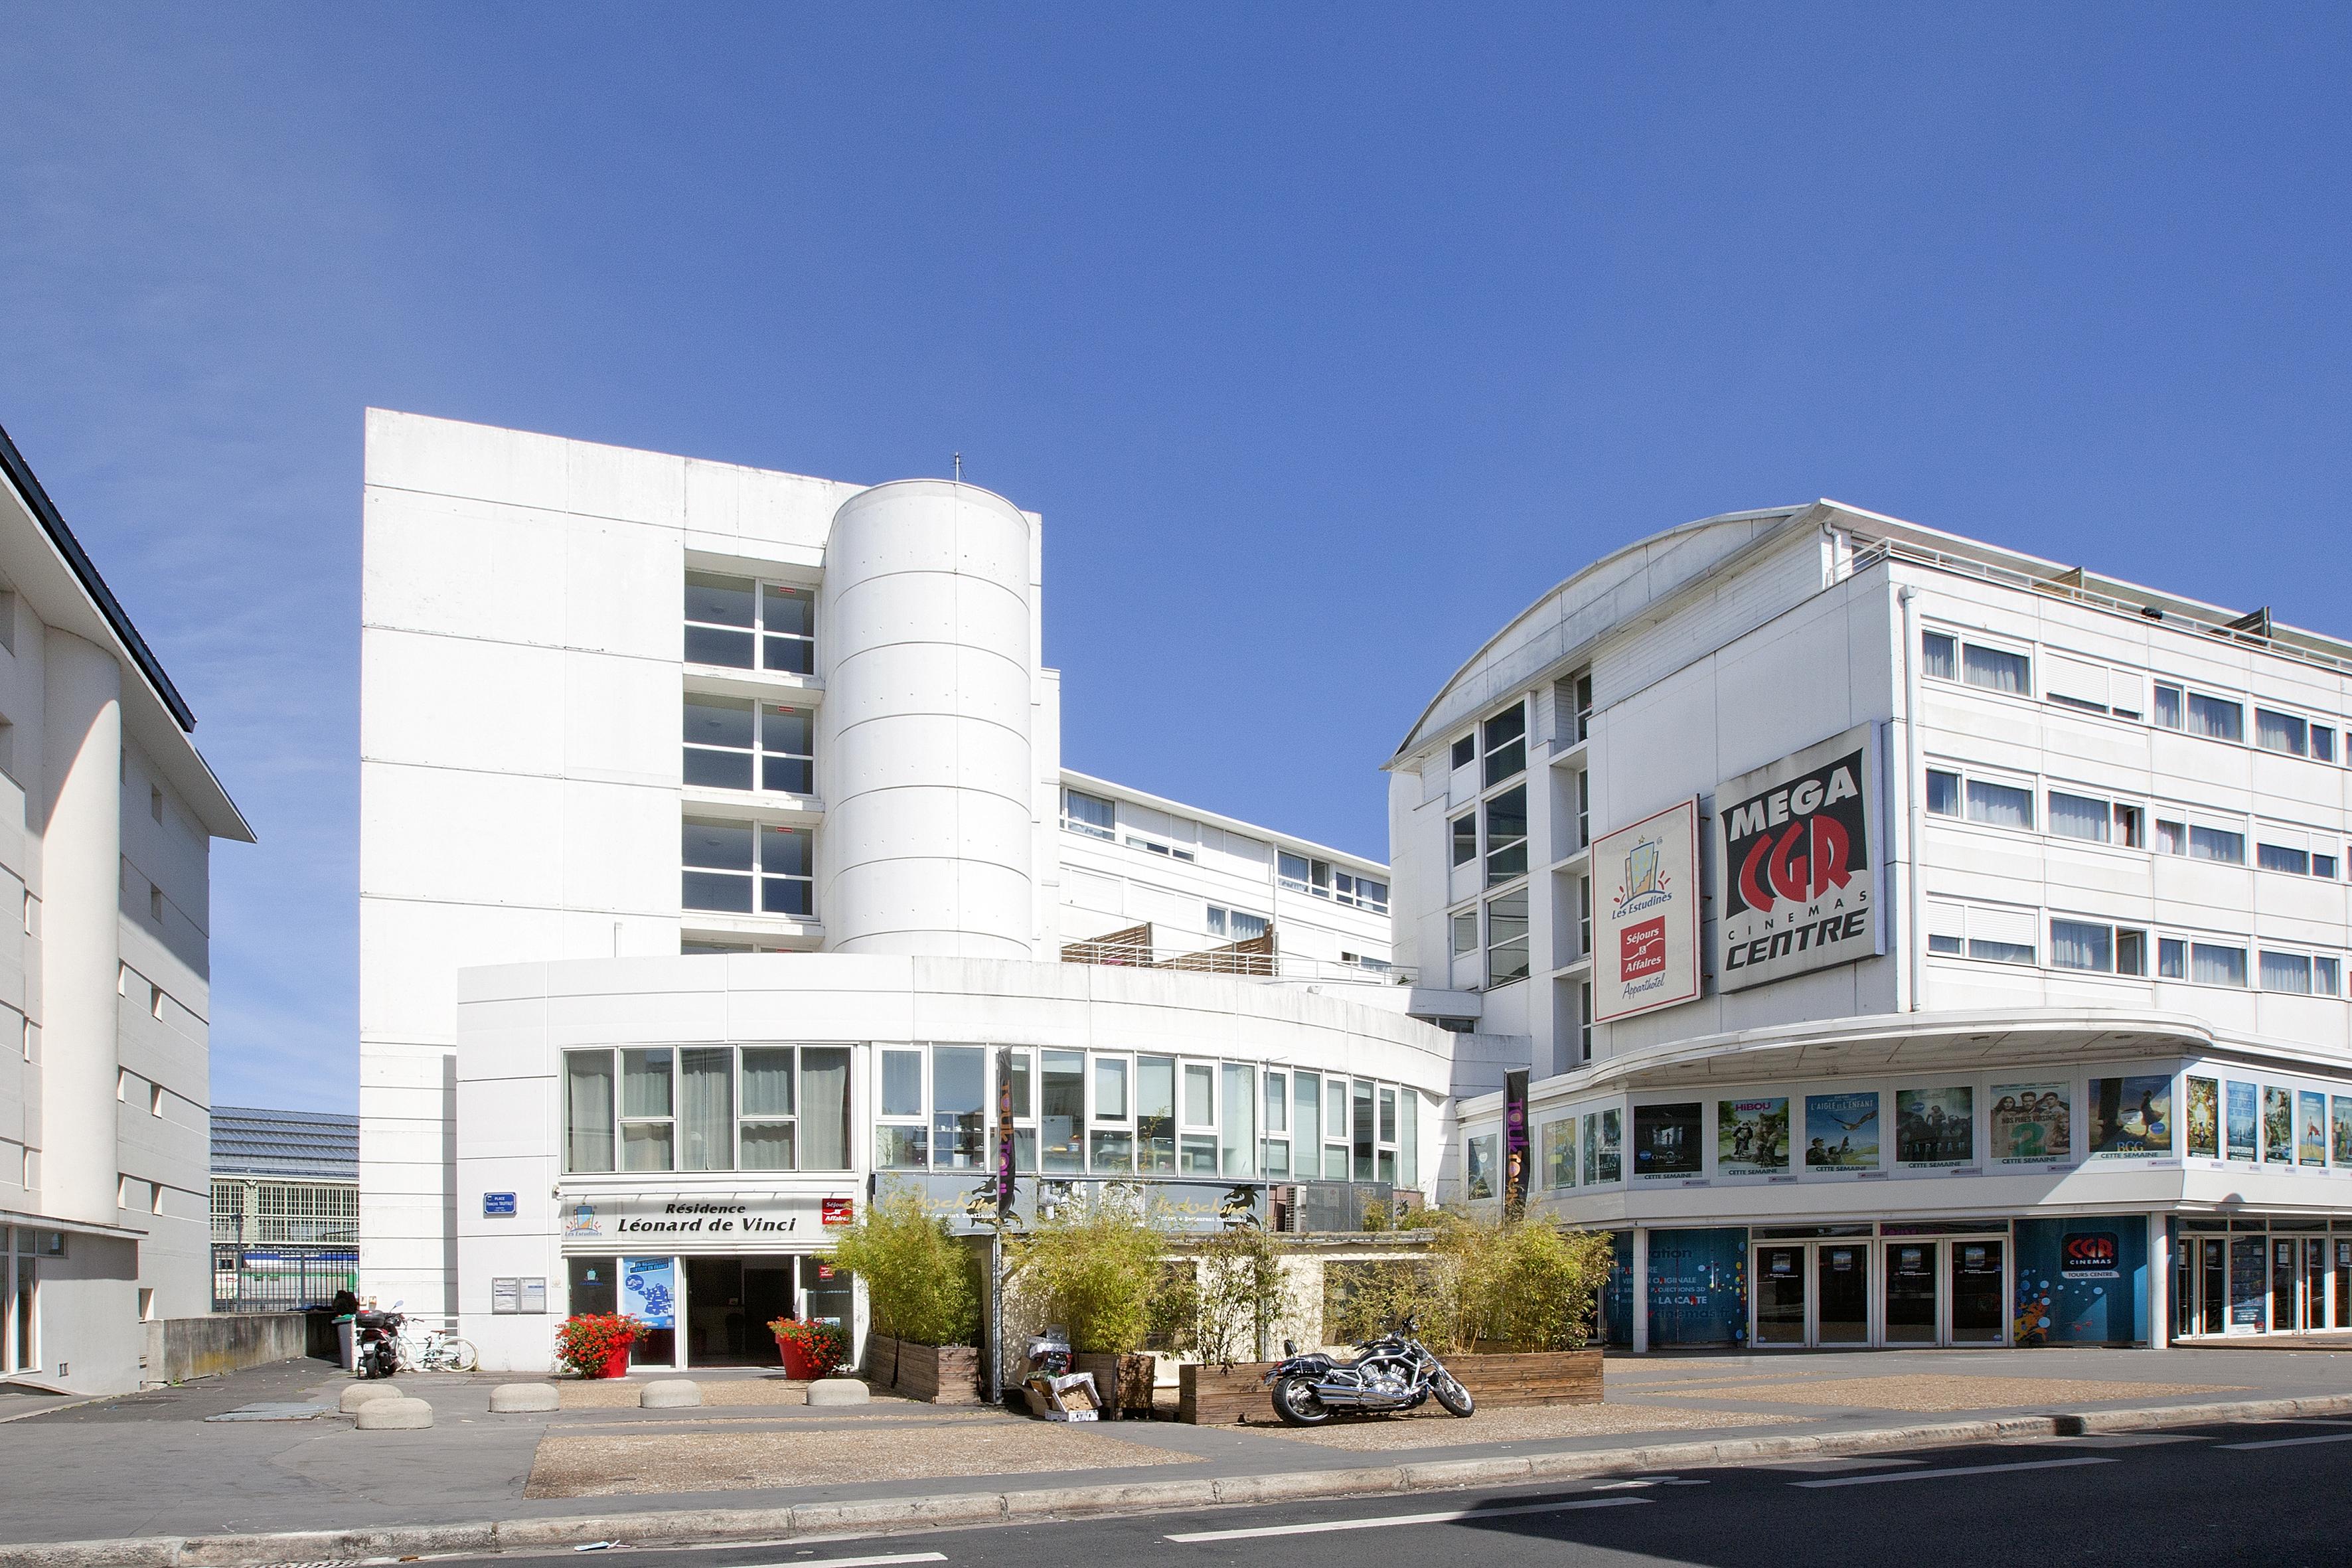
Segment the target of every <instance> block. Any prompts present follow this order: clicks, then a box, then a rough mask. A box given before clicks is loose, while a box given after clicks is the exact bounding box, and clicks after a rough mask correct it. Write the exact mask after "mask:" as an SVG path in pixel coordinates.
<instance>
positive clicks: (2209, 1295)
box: [2197, 1237, 2230, 1334]
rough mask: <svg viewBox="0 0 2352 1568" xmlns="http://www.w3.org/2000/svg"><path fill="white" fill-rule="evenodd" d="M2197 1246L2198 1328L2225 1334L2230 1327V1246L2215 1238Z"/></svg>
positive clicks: (2205, 1331)
mask: <svg viewBox="0 0 2352 1568" xmlns="http://www.w3.org/2000/svg"><path fill="white" fill-rule="evenodd" d="M2197 1247H2198V1258H2199V1261H2198V1265H2197V1331H2198V1332H2199V1333H2200V1334H2218V1333H2223V1332H2226V1331H2228V1329H2229V1327H2230V1245H2229V1243H2227V1242H2225V1241H2222V1240H2221V1239H2220V1238H2218V1237H2214V1238H2210V1239H2207V1240H2204V1241H2200V1242H2199V1243H2198V1244H2197Z"/></svg>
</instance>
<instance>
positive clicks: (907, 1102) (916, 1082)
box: [882, 1051, 923, 1116]
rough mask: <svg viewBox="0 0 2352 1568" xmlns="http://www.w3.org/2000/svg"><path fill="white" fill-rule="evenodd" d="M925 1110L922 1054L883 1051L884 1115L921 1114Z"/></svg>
mask: <svg viewBox="0 0 2352 1568" xmlns="http://www.w3.org/2000/svg"><path fill="white" fill-rule="evenodd" d="M922 1113H923V1053H922V1052H920V1051H884V1052H883V1053H882V1114H883V1115H885V1116H920V1115H921V1114H922Z"/></svg>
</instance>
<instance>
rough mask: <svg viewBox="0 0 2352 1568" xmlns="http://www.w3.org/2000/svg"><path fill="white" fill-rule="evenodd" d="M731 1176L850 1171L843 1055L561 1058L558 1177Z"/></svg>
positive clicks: (668, 1052) (593, 1054)
mask: <svg viewBox="0 0 2352 1568" xmlns="http://www.w3.org/2000/svg"><path fill="white" fill-rule="evenodd" d="M616 1058H617V1066H618V1068H619V1071H618V1072H617V1074H616V1073H615V1072H614V1068H615V1065H616ZM796 1068H797V1070H795V1069H796ZM616 1152H617V1156H618V1157H617V1159H616V1158H615V1155H616ZM739 1167H740V1169H743V1170H747V1171H791V1170H801V1171H845V1170H847V1169H848V1168H849V1047H846V1046H828V1047H799V1048H798V1049H797V1051H796V1050H795V1048H794V1047H790V1046H747V1047H741V1048H740V1050H739V1049H738V1048H737V1047H732V1046H686V1047H668V1046H658V1047H632V1048H628V1049H624V1050H621V1051H618V1052H615V1051H614V1050H613V1049H612V1048H611V1047H604V1048H601V1049H594V1050H576V1051H566V1052H565V1053H564V1056H563V1168H564V1171H565V1173H567V1174H573V1173H577V1174H590V1173H603V1172H609V1171H613V1170H614V1169H616V1168H617V1169H619V1170H624V1171H730V1170H735V1169H737V1168H739Z"/></svg>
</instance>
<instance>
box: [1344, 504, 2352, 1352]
mask: <svg viewBox="0 0 2352 1568" xmlns="http://www.w3.org/2000/svg"><path fill="white" fill-rule="evenodd" d="M2347 726H2352V644H2347V643H2346V642H2343V641H2340V640H2337V639H2336V638H2333V637H2322V636H2319V635H2316V634H2313V633H2308V632H2303V631H2298V630H2295V629H2294V628H2291V627H2288V626H2280V625H2275V624H2273V622H2272V620H2271V618H2270V616H2269V615H2268V613H2267V612H2266V611H2259V610H2258V611H2255V612H2252V613H2251V614H2240V613H2239V612H2237V611H2235V610H2230V609H2222V608H2219V607H2217V606H2214V605H2207V604H2203V603H2200V602H2198V601H2196V600H2193V599H2189V598H2186V597H2182V596H2180V595H2174V594H2170V593H2165V592H2160V591H2157V590H2153V589H2148V588H2144V587H2141V586H2138V585H2137V584H2130V583H2126V582H2124V581H2121V580H2119V579H2115V578H2110V577H2105V576H2102V575H2099V574H2097V573H2095V572H2093V571H2089V570H2085V569H2083V568H2079V567H2066V566H2062V565H2060V564H2058V563H2053V562H2048V561H2043V560H2039V559H2036V558H2033V557H2032V556H2028V555H2024V554H2021V553H2018V552H2013V551H2009V550H2004V549H2000V548H1996V547H1994V546H1991V545H1988V544H1984V543H1981V542H1976V541H1973V540H1969V539H1963V538H1959V537H1956V536H1954V535H1951V534H1947V533H1941V532H1937V531H1934V530H1932V529H1927V528H1921V527H1917V526H1915V525H1913V524H1910V523H1906V522H1902V521H1896V520H1895V519H1892V518H1887V517H1881V516H1875V515H1873V514H1871V513H1868V512H1865V511H1861V510H1856V509H1853V508H1851V507H1847V506H1843V505H1839V504H1836V503H1833V502H1828V501H1823V502H1821V503H1818V504H1815V505H1812V506H1808V507H1798V508H1790V509H1781V510H1770V511H1759V512H1743V513H1736V514H1731V515H1727V516H1723V517H1717V518H1711V519H1708V520H1706V521H1701V522H1696V523H1692V524H1690V525H1687V526H1685V527H1682V528H1678V529H1675V530H1672V531H1668V532H1665V533H1662V534H1659V535H1657V536H1655V537H1654V538H1650V539H1646V540H1643V541H1642V542H1639V543H1636V544H1633V545H1631V546H1629V547H1627V548H1625V549H1623V550H1621V551H1618V552H1615V553H1614V554H1612V555H1609V556H1607V557H1605V558H1603V559H1602V560H1601V561H1598V562H1596V563H1593V564H1592V565H1591V566H1589V567H1587V568H1585V569H1584V570H1583V571H1581V572H1580V573H1578V574H1576V575H1574V576H1572V577H1570V578H1569V579H1568V580H1567V581H1566V582H1564V583H1562V584H1559V586H1557V587H1555V588H1554V589H1552V590H1551V591H1550V592H1549V593H1547V594H1546V595H1543V596H1542V597H1541V598H1540V599H1538V601H1537V602H1536V603H1535V604H1534V605H1531V606H1530V607H1529V608H1528V610H1527V611H1526V612H1525V613H1523V614H1522V615H1520V616H1517V618H1516V619H1514V620H1513V621H1512V622H1511V623H1510V624H1509V625H1507V626H1505V627H1503V628H1502V629H1501V630H1500V631H1498V632H1497V633H1496V635H1495V636H1494V637H1492V638H1491V639H1489V640H1488V641H1487V642H1486V645H1485V646H1484V647H1481V648H1479V649H1478V650H1477V651H1476V653H1475V655H1474V656H1473V657H1472V658H1470V659H1469V661H1468V662H1467V663H1465V665H1464V666H1463V667H1462V668H1461V669H1460V670H1459V671H1458V672H1457V673H1456V674H1455V675H1454V678H1453V679H1451V680H1449V681H1448V682H1447V683H1446V685H1445V687H1444V689H1443V690H1441V691H1440V692H1439V693H1438V694H1437V695H1436V697H1435V698H1434V699H1433V700H1432V701H1431V702H1430V703H1429V705H1428V707H1427V709H1426V710H1425V711H1424V712H1423V714H1422V716H1421V718H1420V720H1419V721H1417V722H1416V723H1415V724H1414V725H1413V727H1412V731H1411V733H1410V734H1409V735H1408V736H1407V737H1406V738H1405V740H1404V742H1403V743H1402V746H1401V747H1400V748H1399V749H1398V751H1397V752H1396V754H1395V756H1394V758H1393V759H1392V760H1391V762H1390V763H1389V764H1388V767H1389V772H1390V775H1391V797H1390V798H1391V859H1392V862H1393V866H1394V880H1395V905H1394V907H1395V914H1396V922H1397V923H1396V936H1397V945H1396V952H1395V954H1394V956H1395V959H1396V961H1397V962H1398V963H1399V964H1400V965H1402V966H1404V967H1407V968H1411V969H1415V970H1418V971H1419V973H1420V975H1421V977H1422V979H1423V983H1424V984H1429V985H1435V984H1439V983H1440V981H1441V977H1443V978H1445V979H1447V980H1450V984H1452V985H1453V986H1454V987H1455V988H1456V989H1457V991H1458V992H1460V993H1465V994H1468V993H1475V996H1469V997H1466V998H1465V1000H1462V1001H1459V1002H1457V1003H1455V1004H1454V1005H1455V1006H1456V1007H1457V1008H1459V1009H1460V1010H1462V1011H1464V1012H1465V1013H1467V1014H1468V1015H1470V1016H1475V1019H1476V1020H1477V1023H1476V1027H1477V1030H1478V1031H1479V1034H1478V1036H1477V1037H1478V1038H1480V1039H1482V1040H1486V1041H1488V1042H1493V1041H1495V1040H1496V1039H1498V1038H1507V1039H1509V1040H1511V1041H1512V1042H1514V1043H1515V1045H1516V1054H1517V1065H1518V1066H1519V1067H1520V1068H1523V1069H1524V1070H1526V1071H1527V1072H1528V1075H1529V1078H1530V1079H1531V1080H1532V1081H1531V1083H1530V1084H1529V1086H1528V1090H1527V1095H1526V1100H1525V1103H1524V1112H1523V1114H1524V1121H1523V1123H1521V1125H1520V1126H1518V1127H1517V1128H1515V1127H1514V1126H1513V1125H1512V1122H1513V1121H1514V1120H1515V1119H1516V1116H1517V1113H1518V1107H1517V1105H1516V1104H1513V1103H1507V1100H1516V1096H1515V1095H1508V1096H1507V1094H1504V1093H1495V1092H1487V1093H1484V1094H1479V1095H1474V1096H1472V1097H1470V1098H1467V1099H1465V1100H1464V1101H1463V1102H1462V1103H1461V1105H1460V1107H1459V1111H1460V1118H1461V1123H1462V1129H1463V1133H1464V1136H1463V1137H1462V1138H1461V1139H1460V1140H1459V1141H1458V1142H1452V1143H1450V1144H1449V1146H1448V1149H1447V1151H1446V1154H1445V1157H1444V1169H1443V1171H1442V1173H1441V1175H1442V1179H1441V1180H1440V1181H1439V1182H1438V1183H1437V1186H1438V1195H1439V1196H1441V1197H1456V1198H1465V1199H1467V1200H1469V1201H1472V1202H1475V1203H1485V1202H1500V1201H1504V1200H1505V1199H1506V1198H1507V1196H1509V1195H1510V1194H1511V1193H1512V1190H1513V1182H1514V1178H1515V1177H1517V1179H1518V1180H1519V1181H1520V1182H1522V1183H1523V1184H1524V1185H1523V1187H1522V1188H1521V1189H1519V1190H1522V1191H1524V1193H1525V1197H1526V1201H1527V1202H1528V1204H1529V1205H1531V1206H1532V1207H1533V1208H1534V1209H1536V1210H1537V1211H1538V1212H1544V1213H1549V1214H1551V1215H1557V1216H1559V1217H1560V1218H1562V1219H1564V1220H1568V1221H1571V1222H1574V1223H1577V1224H1580V1225H1589V1226H1601V1227H1607V1228H1610V1229H1612V1230H1614V1231H1615V1232H1616V1233H1617V1235H1618V1237H1619V1239H1620V1258H1621V1263H1622V1268H1621V1269H1620V1271H1619V1275H1618V1282H1617V1288H1616V1289H1615V1290H1614V1291H1613V1292H1612V1300H1611V1302H1610V1318H1611V1324H1610V1327H1611V1329H1612V1336H1613V1337H1615V1338H1617V1339H1619V1340H1620V1341H1621V1342H1630V1343H1631V1344H1633V1346H1635V1347H1643V1346H1655V1345H1667V1344H1737V1343H1750V1344H1753V1345H1755V1346H1756V1347H1757V1348H1759V1349H1768V1348H1771V1347H1774V1346H1801V1345H1809V1344H1813V1345H1822V1344H1938V1343H1942V1344H1969V1343H1986V1344H2006V1343H2012V1342H2015V1343H2040V1342H2143V1343H2154V1344H2158V1345H2161V1344H2164V1343H2166V1342H2168V1340H2178V1339H2181V1338H2185V1337H2189V1336H2200V1335H2219V1334H2232V1333H2264V1332H2270V1333H2277V1332H2292V1331H2303V1330H2308V1329H2315V1328H2319V1327H2323V1326H2334V1327H2340V1326H2344V1325H2347V1324H2352V1000H2347V991H2346V980H2345V967H2346V963H2347V957H2352V952H2347V950H2352V926H2348V925H2347V920H2352V884H2347V876H2346V868H2347V854H2352V815H2347V813H2352V772H2347V762H2352V744H2347V742H2352V735H2348V734H2347Z"/></svg>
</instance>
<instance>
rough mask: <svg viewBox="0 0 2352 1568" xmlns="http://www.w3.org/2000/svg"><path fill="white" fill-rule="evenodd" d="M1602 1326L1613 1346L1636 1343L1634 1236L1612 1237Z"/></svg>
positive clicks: (1629, 1233)
mask: <svg viewBox="0 0 2352 1568" xmlns="http://www.w3.org/2000/svg"><path fill="white" fill-rule="evenodd" d="M1601 1331H1602V1332H1603V1333H1604V1334H1605V1335H1606V1336H1607V1342H1608V1343H1610V1344H1612V1345H1630V1344H1632V1343H1633V1232H1632V1231H1630V1230H1617V1231H1612V1232H1610V1233H1609V1279H1608V1282H1607V1283H1606V1284H1604V1285H1603V1286H1601Z"/></svg>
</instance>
